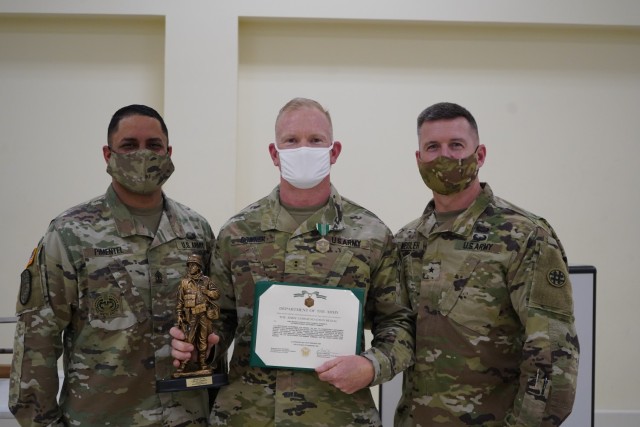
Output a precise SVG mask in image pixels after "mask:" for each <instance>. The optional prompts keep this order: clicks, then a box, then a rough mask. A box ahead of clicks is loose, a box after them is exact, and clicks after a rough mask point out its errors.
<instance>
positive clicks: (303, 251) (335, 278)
mask: <svg viewBox="0 0 640 427" xmlns="http://www.w3.org/2000/svg"><path fill="white" fill-rule="evenodd" d="M331 141H333V136H332V130H331V120H330V117H329V115H328V113H327V112H326V111H325V110H324V109H323V108H322V106H321V105H320V104H318V103H317V102H315V101H312V100H308V99H294V100H292V101H290V102H289V103H288V104H287V105H285V106H284V107H283V108H282V110H281V111H280V114H279V115H278V118H277V120H276V143H275V144H271V145H270V146H269V151H270V154H271V158H272V160H273V163H274V165H275V166H278V167H280V172H281V180H280V185H279V186H278V187H276V188H275V189H274V190H273V192H272V193H271V194H270V195H268V196H267V197H265V198H263V199H261V200H259V201H257V202H256V203H254V204H252V205H250V206H248V207H247V208H245V209H243V210H242V211H241V212H240V213H238V214H237V215H235V216H234V217H232V218H231V219H230V220H229V221H228V222H227V223H226V224H225V225H224V226H223V227H222V229H221V231H220V233H219V236H218V237H219V240H218V241H217V244H216V254H218V255H219V257H215V258H216V262H217V261H220V263H221V266H212V268H211V271H212V272H215V271H218V273H219V274H220V280H219V281H218V280H216V282H217V283H222V285H221V286H220V294H221V296H220V300H219V303H220V308H221V317H220V319H219V321H217V322H214V323H215V326H214V329H216V331H217V336H216V337H215V339H214V340H213V341H212V342H217V339H218V338H219V340H220V341H219V342H220V344H219V345H220V346H221V348H226V347H227V346H229V344H230V342H231V340H233V339H234V338H235V343H234V350H233V356H232V359H231V362H230V372H229V381H230V384H229V385H228V386H226V387H223V388H221V389H220V391H219V393H218V396H217V398H216V401H215V403H214V407H213V412H212V416H211V420H210V421H211V424H213V425H229V426H248V425H256V426H257V425H261V426H262V425H264V426H266V425H272V426H305V425H314V426H379V425H381V421H380V417H379V414H378V411H377V410H376V407H375V404H374V401H373V399H372V396H371V391H370V390H369V389H368V386H370V385H374V384H380V383H381V382H383V381H387V380H389V379H391V378H392V377H393V376H394V375H395V374H396V373H398V372H400V371H402V370H403V369H405V368H406V367H407V366H409V365H410V364H411V363H412V362H413V323H414V319H413V317H412V314H411V310H410V309H409V305H408V296H407V294H406V291H405V290H404V289H403V288H401V287H400V286H399V281H398V270H397V252H396V250H395V246H394V244H393V236H392V234H391V232H390V231H389V229H388V228H387V227H386V226H385V225H384V224H383V223H382V221H380V219H378V218H377V217H376V216H375V215H374V214H373V213H371V212H370V211H368V210H367V209H364V208H363V207H361V206H359V205H357V204H356V203H353V202H351V201H350V200H347V199H345V198H343V197H341V196H340V194H338V192H337V190H336V189H335V188H334V187H333V186H332V185H331V183H330V177H329V169H330V165H331V164H333V163H334V162H335V161H336V159H337V158H338V155H339V154H340V151H341V145H340V142H337V141H336V142H334V143H333V144H332V142H331ZM296 152H297V154H296ZM291 156H293V157H291ZM306 156H309V157H306ZM317 225H326V226H329V227H324V228H323V227H318V226H317ZM327 230H329V231H327ZM323 240H326V243H324V242H322V241H323ZM264 280H267V281H269V280H271V281H281V282H291V283H301V284H320V285H327V286H339V287H344V288H361V289H363V290H364V291H365V294H366V298H365V300H366V302H365V307H364V323H365V325H366V327H368V328H370V329H371V331H372V333H373V342H372V346H371V348H370V349H368V350H365V348H364V344H363V347H362V348H361V351H360V354H359V355H353V356H342V357H338V358H335V359H332V360H330V361H328V362H325V363H324V364H323V365H321V366H320V367H318V368H316V370H315V372H314V371H309V370H306V371H305V370H293V369H273V368H265V367H252V366H250V365H249V359H250V352H251V347H250V346H251V338H252V337H251V335H252V326H253V305H254V290H255V284H256V283H257V282H259V281H264ZM173 333H174V330H172V334H173ZM175 336H177V337H178V338H179V337H180V335H175ZM362 338H363V339H362V341H361V342H362V343H364V337H362ZM181 344H183V343H182V342H177V343H176V342H174V344H173V347H174V356H176V357H177V358H178V359H183V358H185V357H189V352H188V350H190V349H191V347H186V346H184V345H181ZM185 350H187V351H186V352H185Z"/></svg>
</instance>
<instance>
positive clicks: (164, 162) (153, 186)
mask: <svg viewBox="0 0 640 427" xmlns="http://www.w3.org/2000/svg"><path fill="white" fill-rule="evenodd" d="M173 171H174V166H173V162H172V161H171V157H169V155H168V154H164V155H161V154H158V153H155V152H153V151H150V150H138V151H134V152H133V153H129V154H118V153H114V152H113V151H112V152H111V157H110V158H109V163H108V164H107V173H108V174H109V175H111V176H112V177H113V178H114V179H115V180H116V181H118V182H119V183H120V184H121V185H122V186H123V187H124V188H126V189H127V190H129V191H131V192H133V193H137V194H150V193H153V192H154V191H156V190H157V189H158V188H160V187H161V186H162V184H164V183H165V182H166V181H167V179H169V177H170V176H171V174H172V173H173Z"/></svg>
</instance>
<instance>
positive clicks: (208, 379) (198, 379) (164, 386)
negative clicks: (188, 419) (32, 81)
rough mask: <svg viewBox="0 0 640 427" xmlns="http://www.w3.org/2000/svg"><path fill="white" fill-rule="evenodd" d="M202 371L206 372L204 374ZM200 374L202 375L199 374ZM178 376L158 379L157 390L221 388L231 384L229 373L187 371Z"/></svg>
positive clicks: (162, 391)
mask: <svg viewBox="0 0 640 427" xmlns="http://www.w3.org/2000/svg"><path fill="white" fill-rule="evenodd" d="M202 372H206V374H205V375H202V374H201V373H202ZM199 374H200V375H199ZM174 376H177V377H178V378H168V379H164V380H158V381H156V392H157V393H166V392H173V391H187V390H195V389H199V388H220V387H222V386H225V385H227V384H229V378H228V377H227V374H212V373H211V371H201V372H187V373H181V374H176V375H174Z"/></svg>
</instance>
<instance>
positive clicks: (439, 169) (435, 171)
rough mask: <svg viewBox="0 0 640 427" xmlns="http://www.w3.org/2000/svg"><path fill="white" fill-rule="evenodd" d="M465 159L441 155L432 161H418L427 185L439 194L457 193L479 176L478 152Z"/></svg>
mask: <svg viewBox="0 0 640 427" xmlns="http://www.w3.org/2000/svg"><path fill="white" fill-rule="evenodd" d="M477 151H478V148H476V150H475V151H474V152H473V154H471V155H470V156H468V157H466V158H464V159H452V158H451V157H444V156H440V157H437V158H436V159H434V160H432V161H430V162H422V161H418V170H419V171H420V175H421V176H422V180H423V181H424V183H425V184H427V187H429V188H430V189H431V190H433V191H434V192H436V193H438V194H444V195H449V194H455V193H459V192H461V191H462V190H464V189H465V188H467V187H469V185H471V183H472V182H473V180H474V179H476V176H478V156H477V155H476V152H477Z"/></svg>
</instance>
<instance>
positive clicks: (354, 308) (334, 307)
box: [250, 282, 364, 370]
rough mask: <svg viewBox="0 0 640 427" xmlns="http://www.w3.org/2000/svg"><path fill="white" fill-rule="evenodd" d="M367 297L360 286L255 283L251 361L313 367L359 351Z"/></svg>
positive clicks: (291, 367) (258, 363)
mask: <svg viewBox="0 0 640 427" xmlns="http://www.w3.org/2000/svg"><path fill="white" fill-rule="evenodd" d="M363 301H364V290H363V289H359V288H353V289H351V288H338V287H333V286H322V285H304V284H293V283H284V282H258V283H256V289H255V303H254V308H253V334H252V340H251V359H250V363H251V365H252V366H260V367H264V366H266V367H274V368H288V369H309V370H311V369H315V368H316V367H318V366H320V365H321V364H322V363H324V362H325V361H327V360H330V359H333V358H334V357H338V356H348V355H353V354H358V353H359V351H360V339H361V337H362V316H363V315H362V307H363Z"/></svg>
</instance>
